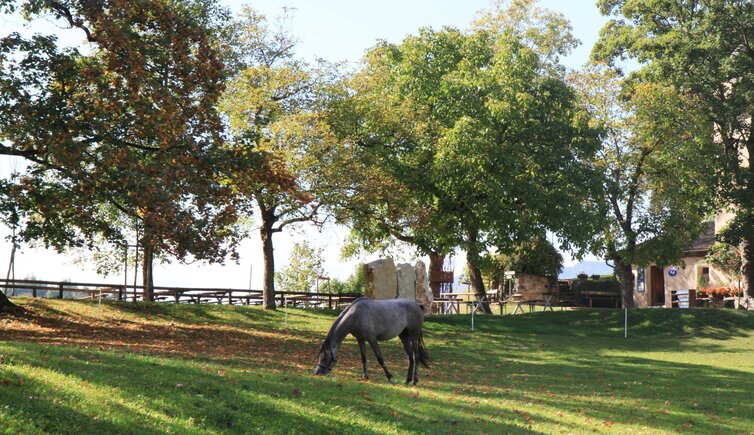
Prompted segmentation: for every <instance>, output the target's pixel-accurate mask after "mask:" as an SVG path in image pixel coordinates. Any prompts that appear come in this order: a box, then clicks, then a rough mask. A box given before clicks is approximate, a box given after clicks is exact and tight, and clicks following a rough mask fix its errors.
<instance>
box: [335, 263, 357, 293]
mask: <svg viewBox="0 0 754 435" xmlns="http://www.w3.org/2000/svg"><path fill="white" fill-rule="evenodd" d="M330 291H331V292H332V293H358V294H364V265H363V264H359V265H357V266H356V269H354V271H353V273H352V274H351V276H349V277H348V279H346V280H345V281H341V280H339V279H337V278H333V279H332V280H331V281H330Z"/></svg>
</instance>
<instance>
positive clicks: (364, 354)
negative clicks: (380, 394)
mask: <svg viewBox="0 0 754 435" xmlns="http://www.w3.org/2000/svg"><path fill="white" fill-rule="evenodd" d="M357 341H358V342H359V350H360V351H361V365H362V366H364V379H369V372H368V371H367V347H366V344H364V339H363V338H359V339H357Z"/></svg>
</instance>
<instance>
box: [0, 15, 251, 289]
mask: <svg viewBox="0 0 754 435" xmlns="http://www.w3.org/2000/svg"><path fill="white" fill-rule="evenodd" d="M17 9H20V11H21V12H22V13H23V14H24V16H26V17H28V18H29V19H33V18H35V17H39V16H46V17H51V18H52V19H53V20H55V21H56V22H57V23H58V24H59V25H60V27H61V28H64V29H65V28H68V29H69V30H61V31H67V32H74V33H78V34H79V35H81V37H82V39H83V43H82V45H83V49H79V48H61V45H60V44H59V42H58V40H57V38H56V36H54V35H40V34H37V35H34V36H32V37H29V38H25V37H22V36H21V35H19V34H17V33H12V34H9V35H3V37H2V39H0V154H3V155H11V156H19V157H22V158H24V159H25V160H26V166H25V169H24V170H23V173H21V174H18V177H15V178H12V179H7V180H1V181H0V183H2V188H0V202H2V203H4V204H11V206H12V208H13V210H14V211H15V212H16V213H18V216H19V224H20V226H21V227H20V229H19V233H18V234H19V240H23V241H30V240H42V241H43V242H44V244H45V245H46V246H48V247H53V248H55V249H57V250H64V249H66V248H68V247H71V246H82V245H87V244H91V243H93V240H95V239H96V238H97V237H99V236H102V237H104V238H105V239H107V240H109V241H111V242H112V243H117V244H123V243H125V239H126V236H125V234H124V228H123V227H122V226H121V225H119V224H116V223H114V222H124V221H127V222H130V224H129V225H128V226H129V227H131V228H132V226H136V227H139V228H140V234H141V237H140V240H139V241H138V242H139V245H140V247H141V249H142V250H143V259H144V262H143V282H144V287H145V299H147V300H150V299H151V297H152V283H153V273H152V263H153V259H154V256H155V254H156V253H159V252H161V253H163V254H166V255H171V256H175V257H177V258H179V259H185V258H187V257H189V256H191V257H193V258H196V259H206V260H210V261H222V260H223V259H224V258H225V256H226V255H227V254H228V253H229V252H231V251H232V250H233V247H234V243H235V241H234V240H235V235H236V232H235V231H234V229H233V228H232V224H233V223H234V222H235V220H236V211H235V208H234V207H233V204H232V203H231V202H230V201H229V198H230V194H231V193H232V192H231V191H230V189H228V188H227V186H226V185H225V184H224V183H222V182H221V180H222V177H220V176H219V175H220V174H219V170H220V168H223V167H224V166H225V163H224V162H226V161H227V160H228V154H227V153H225V152H223V151H222V148H221V146H220V145H221V144H222V134H221V133H222V131H223V126H222V122H221V118H220V116H219V114H218V112H217V110H216V106H217V102H218V99H219V97H220V94H221V92H222V90H223V86H224V81H225V78H226V74H225V71H226V69H225V67H224V64H223V62H222V61H221V52H220V51H219V41H220V39H219V38H218V36H219V32H221V31H222V29H223V28H224V26H225V24H224V23H225V22H226V21H227V14H226V13H225V12H224V10H223V9H222V8H219V7H218V6H217V5H216V3H215V2H214V1H213V0H186V1H174V2H166V1H161V0H137V1H129V2H125V1H122V2H115V3H112V2H105V1H73V0H72V1H53V0H38V1H28V2H17V1H13V0H2V1H0V10H2V12H5V13H9V12H14V11H16V10H17ZM113 215H117V216H118V219H115V220H113V219H112V217H113ZM131 228H129V229H131Z"/></svg>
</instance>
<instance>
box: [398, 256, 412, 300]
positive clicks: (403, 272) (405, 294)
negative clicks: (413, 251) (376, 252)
mask: <svg viewBox="0 0 754 435" xmlns="http://www.w3.org/2000/svg"><path fill="white" fill-rule="evenodd" d="M397 280H398V298H400V299H411V300H412V301H415V300H416V271H414V267H413V266H411V265H410V264H408V263H401V264H399V265H398V266H397Z"/></svg>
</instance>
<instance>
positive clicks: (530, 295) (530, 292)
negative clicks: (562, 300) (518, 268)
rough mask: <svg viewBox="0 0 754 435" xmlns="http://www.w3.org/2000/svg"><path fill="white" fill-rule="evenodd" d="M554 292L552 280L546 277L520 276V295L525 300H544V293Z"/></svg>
mask: <svg viewBox="0 0 754 435" xmlns="http://www.w3.org/2000/svg"><path fill="white" fill-rule="evenodd" d="M550 291H552V289H551V283H550V279H549V278H547V277H544V276H538V275H528V274H526V273H522V274H519V275H518V293H519V294H521V296H522V299H524V300H533V299H542V293H547V292H550Z"/></svg>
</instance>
